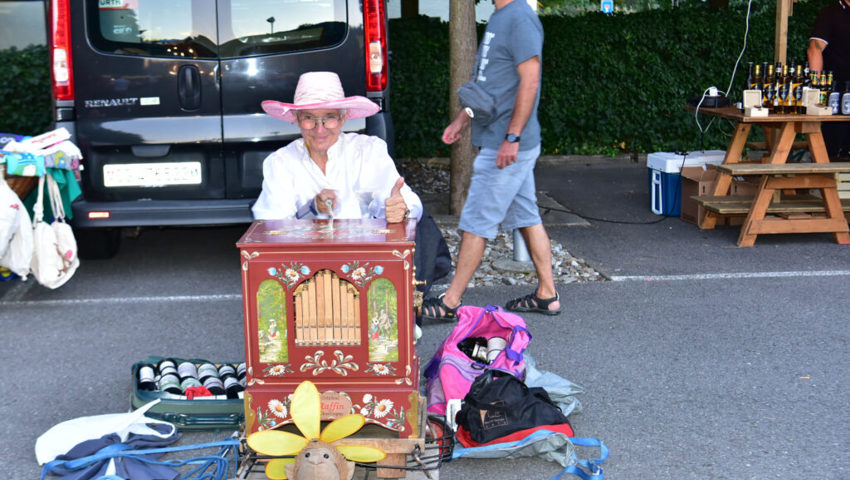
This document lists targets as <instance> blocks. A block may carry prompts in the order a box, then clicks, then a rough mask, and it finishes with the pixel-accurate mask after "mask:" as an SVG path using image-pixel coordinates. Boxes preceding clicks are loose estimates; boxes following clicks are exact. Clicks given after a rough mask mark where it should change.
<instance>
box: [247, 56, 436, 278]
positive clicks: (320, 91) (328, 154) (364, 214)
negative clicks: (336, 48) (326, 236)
mask: <svg viewBox="0 0 850 480" xmlns="http://www.w3.org/2000/svg"><path fill="white" fill-rule="evenodd" d="M262 108H263V110H264V111H265V112H266V113H267V114H269V115H271V116H273V117H275V118H278V119H281V120H283V121H286V122H291V123H295V124H297V125H298V127H299V129H300V130H301V138H299V139H297V140H294V141H293V142H291V143H289V144H288V145H287V146H285V147H283V148H280V149H278V150H277V151H275V152H273V153H272V154H271V155H269V156H268V157H266V159H265V160H264V161H263V189H262V191H261V192H260V196H259V198H257V201H256V203H254V205H253V207H252V211H253V213H254V218H255V219H290V218H297V219H313V218H320V219H326V218H335V219H355V218H383V219H386V221H387V223H399V222H402V221H404V220H406V219H414V220H416V221H417V222H418V223H417V228H416V258H415V264H416V273H417V275H416V277H417V280H426V281H427V284H426V285H424V286H420V287H419V289H420V290H421V291H423V292H427V291H428V289H429V288H430V286H431V285H433V282H434V281H435V280H438V279H439V278H441V277H443V276H445V275H446V274H448V272H449V271H450V270H451V256H450V254H449V249H448V246H447V245H446V241H445V239H444V238H443V236H442V233H441V232H440V230H439V228H438V227H437V225H436V223H435V222H434V220H433V218H432V217H431V216H430V215H429V214H428V212H427V211H425V209H424V207H423V206H422V201H421V200H420V199H419V196H418V195H417V194H416V193H414V192H413V190H412V189H411V188H410V187H409V186H408V185H407V184H405V183H404V178H402V177H401V176H400V175H399V173H398V170H396V167H395V163H394V162H393V159H392V158H391V157H390V155H389V153H388V151H387V144H386V142H384V140H382V139H380V138H378V137H374V136H370V135H362V134H358V133H342V127H343V125H344V124H345V122H346V120H352V119H358V118H365V117H368V116H371V115H374V114H376V113H378V105H376V104H375V102H373V101H371V100H369V99H368V98H366V97H362V96H359V95H355V96H350V97H346V96H345V94H344V92H343V88H342V83H341V82H340V79H339V76H337V74H336V73H334V72H308V73H304V74H302V75H301V76H300V77H299V79H298V84H297V86H296V87H295V98H294V103H284V102H279V101H275V100H265V101H264V102H262Z"/></svg>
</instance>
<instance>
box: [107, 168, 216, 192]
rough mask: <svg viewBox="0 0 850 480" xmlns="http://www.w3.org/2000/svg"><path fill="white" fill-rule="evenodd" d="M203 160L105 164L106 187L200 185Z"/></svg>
mask: <svg viewBox="0 0 850 480" xmlns="http://www.w3.org/2000/svg"><path fill="white" fill-rule="evenodd" d="M200 183H201V162H172V163H128V164H108V165H104V166H103V186H104V187H162V186H166V185H200Z"/></svg>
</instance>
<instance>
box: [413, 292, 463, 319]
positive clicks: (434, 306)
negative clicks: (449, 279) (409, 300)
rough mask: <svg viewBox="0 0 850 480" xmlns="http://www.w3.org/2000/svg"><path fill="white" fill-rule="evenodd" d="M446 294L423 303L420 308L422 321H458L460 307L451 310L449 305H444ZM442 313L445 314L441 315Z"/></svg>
mask: <svg viewBox="0 0 850 480" xmlns="http://www.w3.org/2000/svg"><path fill="white" fill-rule="evenodd" d="M445 295H446V294H445V293H444V294H442V295H440V296H439V297H430V298H426V299H425V300H424V301H423V302H422V306H421V307H419V313H420V315H419V318H421V319H422V320H436V321H443V322H445V321H450V322H451V321H454V320H457V309H458V308H460V305H458V306H457V307H455V308H450V307H449V306H448V305H446V304H445V303H443V297H444V296H445ZM440 311H442V312H443V313H442V314H440Z"/></svg>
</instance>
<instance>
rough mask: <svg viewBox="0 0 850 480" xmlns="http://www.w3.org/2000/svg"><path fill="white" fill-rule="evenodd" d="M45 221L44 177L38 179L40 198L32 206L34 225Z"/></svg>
mask: <svg viewBox="0 0 850 480" xmlns="http://www.w3.org/2000/svg"><path fill="white" fill-rule="evenodd" d="M41 221H44V175H42V176H40V177H38V197H36V200H35V204H33V206H32V223H33V226H35V224H36V223H38V222H41Z"/></svg>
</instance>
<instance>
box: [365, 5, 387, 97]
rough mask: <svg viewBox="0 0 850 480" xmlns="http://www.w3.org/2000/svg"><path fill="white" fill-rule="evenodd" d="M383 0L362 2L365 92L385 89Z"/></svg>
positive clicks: (385, 27) (385, 32) (385, 55)
mask: <svg viewBox="0 0 850 480" xmlns="http://www.w3.org/2000/svg"><path fill="white" fill-rule="evenodd" d="M385 18H386V17H385V12H384V0H364V1H363V21H364V24H365V29H364V30H365V34H366V91H368V92H379V91H381V90H384V89H386V88H387V23H386V20H385Z"/></svg>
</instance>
